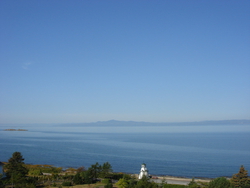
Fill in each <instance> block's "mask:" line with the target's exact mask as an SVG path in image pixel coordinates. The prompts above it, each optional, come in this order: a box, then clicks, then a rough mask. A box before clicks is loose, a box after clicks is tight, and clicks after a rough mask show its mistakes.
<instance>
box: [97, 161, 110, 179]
mask: <svg viewBox="0 0 250 188" xmlns="http://www.w3.org/2000/svg"><path fill="white" fill-rule="evenodd" d="M111 172H113V170H112V166H111V164H109V162H106V163H103V165H102V166H101V169H100V177H103V178H105V177H108V176H109V175H110V173H111Z"/></svg>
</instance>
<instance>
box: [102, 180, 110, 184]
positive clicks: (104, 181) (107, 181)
mask: <svg viewBox="0 0 250 188" xmlns="http://www.w3.org/2000/svg"><path fill="white" fill-rule="evenodd" d="M110 182H111V180H110V179H103V180H102V183H105V184H108V183H110Z"/></svg>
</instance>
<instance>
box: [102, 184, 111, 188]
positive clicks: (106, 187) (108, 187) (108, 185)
mask: <svg viewBox="0 0 250 188" xmlns="http://www.w3.org/2000/svg"><path fill="white" fill-rule="evenodd" d="M104 188H113V184H112V183H108V184H106V185H105V186H104Z"/></svg>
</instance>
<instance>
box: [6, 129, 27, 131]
mask: <svg viewBox="0 0 250 188" xmlns="http://www.w3.org/2000/svg"><path fill="white" fill-rule="evenodd" d="M4 131H28V130H27V129H4Z"/></svg>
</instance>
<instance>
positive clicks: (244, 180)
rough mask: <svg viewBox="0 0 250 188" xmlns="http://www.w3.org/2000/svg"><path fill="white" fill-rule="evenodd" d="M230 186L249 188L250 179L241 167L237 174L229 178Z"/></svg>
mask: <svg viewBox="0 0 250 188" xmlns="http://www.w3.org/2000/svg"><path fill="white" fill-rule="evenodd" d="M231 185H232V187H235V188H250V178H249V177H248V173H247V170H245V168H244V166H243V165H242V166H241V167H240V170H239V172H238V173H237V174H234V175H233V177H232V178H231Z"/></svg>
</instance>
